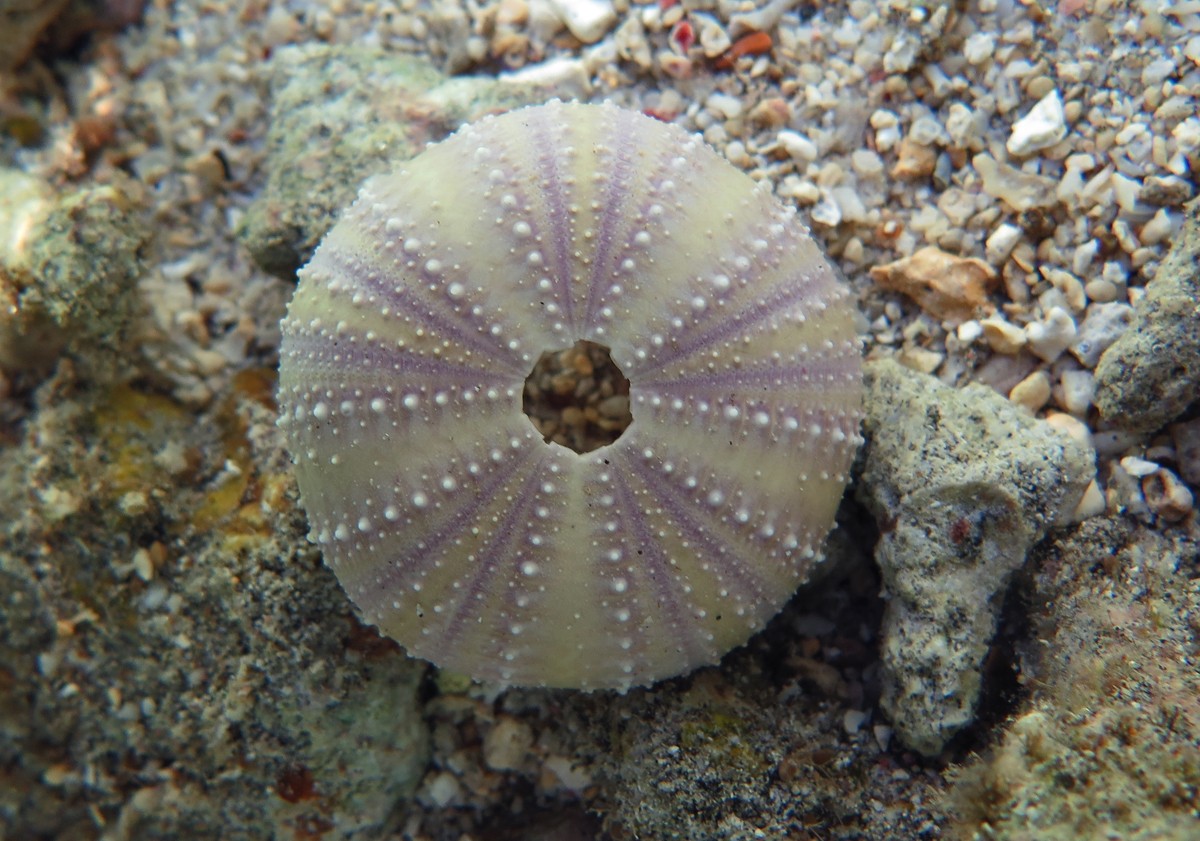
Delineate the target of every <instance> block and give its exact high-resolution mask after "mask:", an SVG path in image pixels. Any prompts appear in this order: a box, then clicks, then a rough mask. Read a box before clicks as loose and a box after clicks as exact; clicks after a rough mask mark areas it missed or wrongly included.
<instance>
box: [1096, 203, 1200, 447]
mask: <svg viewBox="0 0 1200 841" xmlns="http://www.w3.org/2000/svg"><path fill="white" fill-rule="evenodd" d="M1198 394H1200V200H1196V201H1193V202H1192V203H1191V204H1190V205H1188V209H1187V221H1186V222H1185V224H1184V227H1183V230H1182V231H1180V233H1179V236H1178V239H1176V241H1175V243H1174V244H1173V245H1172V246H1171V251H1170V252H1169V253H1168V254H1167V258H1166V259H1165V260H1163V263H1162V266H1160V267H1159V270H1158V274H1157V275H1155V277H1154V279H1153V280H1152V281H1150V283H1148V284H1147V285H1146V295H1145V297H1143V298H1142V299H1141V300H1140V301H1139V302H1138V304H1137V306H1136V308H1135V310H1134V322H1133V325H1132V326H1131V327H1130V328H1129V329H1128V330H1127V331H1126V332H1125V333H1124V334H1123V335H1122V336H1121V338H1119V339H1118V340H1117V341H1116V342H1115V343H1114V344H1113V345H1112V346H1111V347H1109V349H1108V350H1107V351H1105V352H1104V355H1103V356H1101V357H1100V364H1099V365H1098V366H1097V367H1096V407H1097V408H1098V409H1099V410H1100V414H1101V415H1103V416H1104V417H1105V418H1106V419H1107V420H1108V421H1110V422H1111V423H1112V424H1114V425H1116V426H1118V427H1121V428H1122V429H1126V430H1129V431H1131V432H1138V433H1148V432H1153V431H1155V430H1156V429H1159V428H1161V427H1162V426H1163V425H1164V424H1166V423H1168V422H1170V421H1171V420H1174V419H1175V418H1177V417H1179V415H1180V414H1182V413H1183V411H1184V410H1185V409H1186V408H1187V407H1188V405H1189V404H1191V403H1193V402H1194V401H1195V400H1196V396H1197V395H1198Z"/></svg>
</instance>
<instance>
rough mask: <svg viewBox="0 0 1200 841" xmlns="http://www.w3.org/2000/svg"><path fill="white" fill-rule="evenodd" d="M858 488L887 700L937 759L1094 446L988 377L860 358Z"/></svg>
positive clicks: (915, 744) (903, 726)
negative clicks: (951, 375)
mask: <svg viewBox="0 0 1200 841" xmlns="http://www.w3.org/2000/svg"><path fill="white" fill-rule="evenodd" d="M866 382H867V386H868V396H867V401H866V405H867V418H866V421H865V423H864V428H865V431H866V436H867V439H868V442H869V444H868V447H867V450H866V459H865V467H864V470H863V478H862V485H861V486H860V490H859V496H860V498H861V499H862V501H863V502H864V504H866V505H867V506H868V508H870V510H871V512H872V513H873V514H874V515H875V518H876V520H877V522H878V523H879V525H880V532H881V536H880V539H879V544H878V546H877V547H876V552H875V557H876V561H877V562H878V564H879V567H880V570H881V571H882V573H883V579H884V588H885V592H886V594H887V597H888V599H889V602H888V608H887V611H886V613H885V616H884V627H883V636H884V644H883V663H884V679H883V695H882V698H881V703H882V706H883V709H884V710H885V712H887V714H888V715H889V716H890V717H891V719H892V722H893V723H894V725H895V727H896V733H897V735H898V736H899V737H900V739H901V741H903V742H904V743H905V744H906V745H908V746H909V747H911V748H913V749H914V750H916V751H918V752H920V753H923V754H927V755H933V754H937V753H939V752H940V751H941V750H942V748H943V747H944V746H945V745H946V743H947V742H948V741H949V740H950V739H951V738H952V737H953V736H954V735H955V734H957V733H958V732H959V731H960V730H962V729H963V728H964V727H966V726H967V725H968V724H970V723H971V722H972V721H973V720H974V716H975V708H976V704H977V702H978V700H979V694H980V684H981V671H980V669H981V664H982V662H983V659H984V656H985V655H986V653H987V650H988V645H989V643H990V642H991V639H992V637H993V635H994V634H995V631H996V623H997V618H998V614H999V611H1000V608H1001V601H1002V596H1003V593H1004V590H1005V587H1006V586H1007V584H1008V582H1009V579H1010V577H1011V575H1012V573H1013V572H1014V571H1015V570H1016V569H1018V568H1019V567H1020V566H1021V565H1022V564H1023V563H1024V561H1025V555H1026V553H1027V552H1028V551H1029V548H1030V547H1031V546H1032V545H1033V544H1034V543H1035V542H1036V541H1037V540H1039V539H1040V538H1041V537H1042V536H1043V535H1044V534H1045V533H1046V531H1047V530H1048V529H1050V528H1051V527H1052V526H1054V525H1055V524H1063V523H1064V522H1065V521H1067V519H1068V518H1069V517H1070V515H1071V513H1072V512H1073V510H1074V508H1075V506H1076V505H1077V503H1078V502H1079V499H1080V498H1081V496H1082V495H1083V491H1084V489H1085V488H1086V487H1087V484H1088V482H1089V481H1091V479H1092V477H1093V475H1094V467H1093V454H1092V453H1091V451H1090V450H1089V449H1087V448H1085V447H1083V446H1081V445H1080V444H1078V443H1076V442H1074V441H1073V440H1071V439H1069V438H1067V437H1066V436H1065V435H1063V434H1062V433H1060V432H1058V431H1057V430H1055V429H1054V428H1052V427H1051V426H1050V425H1049V424H1046V423H1044V422H1041V421H1037V420H1034V419H1031V418H1029V417H1028V416H1026V415H1024V414H1023V413H1022V412H1021V411H1020V410H1019V409H1018V408H1017V407H1016V406H1014V405H1013V404H1011V403H1010V402H1009V401H1007V400H1005V399H1004V398H1003V397H1001V396H1000V395H998V394H997V393H996V392H994V391H992V390H991V389H988V388H986V387H984V386H979V385H971V386H968V387H967V388H964V389H962V390H955V389H952V388H949V387H947V386H944V385H942V384H941V383H939V382H938V381H937V380H936V379H934V378H933V377H930V376H926V375H922V374H918V373H915V372H912V371H909V370H907V369H905V368H903V367H901V366H900V365H899V364H897V363H895V362H893V361H891V360H883V361H877V362H873V363H870V364H869V365H868V367H867V370H866Z"/></svg>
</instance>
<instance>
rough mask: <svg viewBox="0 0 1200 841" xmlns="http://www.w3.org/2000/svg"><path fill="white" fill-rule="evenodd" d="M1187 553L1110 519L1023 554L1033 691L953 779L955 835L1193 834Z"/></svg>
mask: <svg viewBox="0 0 1200 841" xmlns="http://www.w3.org/2000/svg"><path fill="white" fill-rule="evenodd" d="M1198 552H1200V546H1198V545H1197V542H1196V535H1195V534H1192V535H1191V536H1188V535H1185V534H1184V533H1182V532H1176V533H1174V534H1171V535H1165V534H1161V533H1157V532H1154V531H1152V530H1150V529H1147V528H1143V527H1139V526H1137V525H1136V524H1135V523H1133V522H1132V521H1131V520H1129V519H1128V518H1120V517H1112V518H1100V517H1097V518H1094V519H1090V520H1087V521H1086V522H1084V523H1082V524H1081V525H1080V527H1079V529H1078V530H1077V531H1076V532H1074V533H1072V534H1070V535H1069V536H1065V537H1063V538H1062V539H1060V540H1057V541H1053V542H1051V541H1046V543H1045V544H1043V545H1042V546H1039V547H1038V548H1037V549H1035V550H1034V553H1033V555H1034V557H1033V559H1032V560H1031V563H1030V567H1029V572H1028V574H1027V575H1022V579H1023V581H1022V584H1023V594H1024V595H1025V596H1026V602H1027V603H1028V604H1029V605H1031V606H1032V610H1033V612H1032V615H1031V617H1030V618H1031V621H1032V624H1033V632H1032V634H1031V640H1030V642H1029V643H1028V644H1027V645H1026V646H1025V648H1024V649H1023V650H1022V652H1021V654H1022V658H1021V662H1022V667H1023V668H1022V670H1023V671H1024V672H1025V673H1026V675H1027V678H1028V681H1027V684H1028V685H1029V686H1030V687H1032V689H1033V691H1032V697H1031V698H1030V699H1029V703H1028V705H1027V706H1026V707H1025V708H1024V709H1022V710H1020V711H1019V712H1018V714H1017V715H1016V716H1014V718H1013V719H1012V720H1011V721H1010V722H1009V724H1008V725H1007V726H1006V728H1005V729H1004V731H1003V733H1002V734H1001V735H1000V737H999V738H998V740H997V741H996V742H995V744H994V746H993V747H992V748H991V749H990V750H989V751H987V753H986V754H984V755H983V756H982V757H979V758H977V759H975V760H973V761H972V762H970V763H969V764H968V765H967V766H966V767H965V768H964V769H962V770H960V771H959V773H958V774H957V775H956V776H957V778H958V782H957V784H956V786H955V788H954V789H953V790H952V791H951V792H950V795H949V797H948V798H947V803H946V805H947V806H948V807H949V809H950V810H951V812H952V813H953V814H954V815H955V816H956V817H957V820H958V825H957V826H956V832H955V833H954V834H953V836H952V837H957V838H963V839H977V838H978V839H982V838H987V839H994V841H1025V839H1031V838H1036V839H1045V841H1075V839H1091V838H1120V839H1122V841H1191V839H1195V838H1200V670H1198V669H1197V668H1196V655H1197V638H1198V635H1200V588H1197V587H1196V586H1195V579H1194V575H1195V563H1196V559H1197V553H1198ZM1098 561H1099V562H1098ZM1189 577H1191V578H1192V580H1191V581H1190V582H1188V581H1187V579H1188V578H1189ZM1025 579H1027V580H1025Z"/></svg>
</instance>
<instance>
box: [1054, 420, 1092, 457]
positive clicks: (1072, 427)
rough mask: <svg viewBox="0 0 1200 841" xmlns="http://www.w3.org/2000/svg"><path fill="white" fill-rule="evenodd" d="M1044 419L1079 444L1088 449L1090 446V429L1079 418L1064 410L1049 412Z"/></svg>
mask: <svg viewBox="0 0 1200 841" xmlns="http://www.w3.org/2000/svg"><path fill="white" fill-rule="evenodd" d="M1045 420H1046V423H1048V424H1050V425H1051V426H1052V427H1054V428H1055V429H1057V430H1058V431H1059V432H1064V433H1066V434H1067V435H1069V436H1071V438H1073V439H1074V440H1076V441H1078V442H1079V443H1080V444H1083V445H1085V446H1086V447H1088V448H1089V449H1090V448H1091V446H1092V431H1091V430H1090V429H1088V427H1087V424H1085V423H1084V422H1083V421H1081V420H1079V418H1075V417H1072V416H1071V415H1068V414H1066V413H1064V412H1050V413H1048V414H1047V415H1046V418H1045Z"/></svg>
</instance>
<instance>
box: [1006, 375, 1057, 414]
mask: <svg viewBox="0 0 1200 841" xmlns="http://www.w3.org/2000/svg"><path fill="white" fill-rule="evenodd" d="M1008 399H1009V400H1011V401H1012V402H1014V403H1016V404H1017V405H1018V406H1020V407H1021V408H1022V409H1025V410H1026V411H1027V412H1029V414H1031V415H1034V414H1037V412H1038V410H1039V409H1041V408H1042V407H1043V406H1045V405H1046V404H1047V403H1048V402H1050V377H1049V376H1048V375H1047V374H1046V372H1045V371H1034V372H1033V373H1032V374H1030V375H1029V376H1028V377H1026V378H1025V379H1023V380H1021V381H1020V382H1019V383H1017V384H1016V385H1015V386H1013V388H1012V391H1010V392H1009V393H1008Z"/></svg>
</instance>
